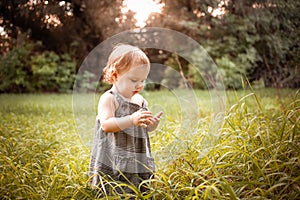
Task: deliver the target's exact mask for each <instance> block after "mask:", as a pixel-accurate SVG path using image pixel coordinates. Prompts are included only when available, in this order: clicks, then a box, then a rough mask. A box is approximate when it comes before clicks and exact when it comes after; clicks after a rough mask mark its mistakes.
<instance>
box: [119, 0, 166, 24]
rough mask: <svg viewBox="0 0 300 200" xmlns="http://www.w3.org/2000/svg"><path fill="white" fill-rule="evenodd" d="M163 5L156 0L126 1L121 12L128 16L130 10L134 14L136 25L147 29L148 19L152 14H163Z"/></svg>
mask: <svg viewBox="0 0 300 200" xmlns="http://www.w3.org/2000/svg"><path fill="white" fill-rule="evenodd" d="M163 7H164V4H163V3H158V2H157V1H155V0H124V1H123V8H122V9H121V12H122V13H123V14H126V13H127V12H128V11H129V10H130V11H132V12H133V13H134V19H135V20H136V23H135V25H136V26H137V27H140V28H142V27H145V26H146V24H147V20H148V17H149V15H150V14H151V13H161V11H162V8H163Z"/></svg>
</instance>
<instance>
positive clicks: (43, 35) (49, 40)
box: [0, 0, 300, 92]
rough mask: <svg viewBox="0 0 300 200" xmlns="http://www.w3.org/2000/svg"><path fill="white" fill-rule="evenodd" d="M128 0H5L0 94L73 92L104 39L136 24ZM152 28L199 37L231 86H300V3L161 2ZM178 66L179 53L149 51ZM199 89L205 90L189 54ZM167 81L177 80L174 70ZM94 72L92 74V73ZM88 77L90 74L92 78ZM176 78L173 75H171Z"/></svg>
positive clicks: (190, 75) (0, 23)
mask: <svg viewBox="0 0 300 200" xmlns="http://www.w3.org/2000/svg"><path fill="white" fill-rule="evenodd" d="M122 3H123V1H122V0H103V1H99V0H85V1H81V0H66V1H52V0H49V1H44V0H2V1H1V2H0V27H2V28H3V31H2V32H1V35H0V37H1V43H0V50H1V60H0V61H1V62H0V92H36V91H39V92H45V91H49V92H67V91H69V90H71V89H72V84H73V82H74V78H75V74H76V70H77V69H78V68H79V66H80V64H81V63H82V61H83V59H84V58H85V57H86V56H87V54H88V53H89V52H90V51H91V50H92V49H93V48H94V47H95V46H97V45H98V44H99V43H101V42H102V41H104V40H105V39H107V38H109V37H111V36H113V35H115V34H117V33H120V32H122V31H125V30H130V29H133V28H136V27H135V19H134V13H133V12H130V11H129V12H127V13H125V14H124V13H122V12H121V9H122V5H123V4H122ZM159 3H164V7H163V8H162V12H161V13H152V14H151V15H150V16H149V18H148V21H147V25H146V27H147V26H148V27H164V28H169V29H172V30H176V31H179V32H181V33H184V34H186V35H188V36H190V37H191V38H193V39H194V40H196V41H198V42H199V43H200V44H201V45H202V46H203V47H204V48H205V49H206V50H207V51H208V53H209V55H210V56H211V57H212V58H213V60H214V61H215V63H216V64H217V65H218V68H219V69H220V70H221V72H222V75H223V77H224V83H225V86H226V87H227V88H234V89H239V88H241V87H242V81H241V77H244V78H245V77H246V78H247V79H249V81H250V82H251V83H252V84H253V85H255V86H257V87H277V88H282V87H290V88H296V87H299V86H300V73H299V71H300V70H299V68H300V66H299V63H300V62H299V58H300V46H299V44H300V29H299V27H300V15H299V13H300V1H298V0H184V1H179V0H176V1H174V0H161V1H160V2H159ZM147 53H148V55H149V56H150V58H151V60H152V59H153V60H155V61H156V62H160V63H167V64H168V65H170V66H173V67H174V68H178V60H177V59H176V57H175V56H174V55H169V54H167V53H166V54H165V56H162V55H159V54H158V53H157V52H156V51H149V52H147ZM179 60H180V61H181V63H182V67H183V71H184V73H185V75H186V77H187V79H188V80H189V81H190V82H191V83H192V85H193V86H194V88H200V89H201V88H202V89H203V88H205V85H203V84H202V82H201V80H200V79H199V77H197V76H196V75H195V72H193V70H192V68H191V67H190V66H189V64H188V63H186V62H185V61H184V60H183V59H179ZM164 73H165V74H164V76H163V80H162V81H163V82H164V83H168V82H169V83H170V84H172V81H171V80H169V79H171V78H172V76H169V75H168V73H170V72H169V71H168V70H166V71H165V72H164ZM89 76H92V75H89V74H86V77H89ZM86 77H85V78H86ZM168 77H169V78H168Z"/></svg>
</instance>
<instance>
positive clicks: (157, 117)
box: [148, 111, 163, 128]
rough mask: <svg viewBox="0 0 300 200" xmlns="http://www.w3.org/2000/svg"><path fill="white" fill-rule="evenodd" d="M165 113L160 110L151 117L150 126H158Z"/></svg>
mask: <svg viewBox="0 0 300 200" xmlns="http://www.w3.org/2000/svg"><path fill="white" fill-rule="evenodd" d="M162 115H163V112H162V111H160V112H159V113H157V114H156V115H155V116H154V117H151V118H150V123H149V124H148V125H149V126H152V127H153V128H156V127H157V126H158V124H159V122H160V117H161V116H162Z"/></svg>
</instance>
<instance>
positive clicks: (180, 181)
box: [0, 89, 300, 199]
mask: <svg viewBox="0 0 300 200" xmlns="http://www.w3.org/2000/svg"><path fill="white" fill-rule="evenodd" d="M177 94H180V92H179V93H177ZM195 94H196V97H197V106H198V108H199V109H200V113H199V115H198V116H191V117H190V118H189V121H188V122H186V120H185V119H183V118H182V115H181V113H182V112H183V111H182V108H183V109H185V107H182V105H180V103H178V99H177V97H176V95H174V93H172V92H170V91H159V92H145V94H144V95H145V96H146V97H147V99H148V101H149V105H150V108H151V109H152V110H153V112H157V111H159V110H163V111H164V112H165V114H164V117H163V119H162V122H161V125H160V126H159V129H158V130H157V131H155V132H153V133H150V137H151V142H152V150H153V153H154V155H155V159H156V164H157V172H156V178H155V179H153V180H151V181H148V182H147V183H148V185H149V192H148V193H147V194H146V193H145V194H141V193H139V192H138V190H135V189H134V188H133V190H135V191H136V193H137V194H136V196H137V198H138V199H148V198H150V197H154V199H300V154H299V153H300V130H299V128H300V125H299V124H300V123H299V121H300V94H298V92H297V91H296V90H287V89H285V90H275V89H264V90H257V91H248V90H244V91H238V92H235V91H229V92H227V104H226V110H225V113H223V114H224V121H223V123H222V124H221V126H220V127H219V129H218V130H217V134H212V132H211V131H210V130H211V129H210V128H211V127H210V124H211V121H212V105H211V99H210V95H209V93H208V92H207V91H195ZM98 96H99V95H96V97H94V96H89V95H87V96H86V97H84V98H83V99H86V98H95V99H97V98H98ZM84 105H85V102H84V101H83V102H82V105H81V106H83V107H82V108H80V109H82V110H85V109H84ZM88 106H89V107H90V105H87V107H88ZM93 106H94V107H96V105H93ZM193 106H195V105H192V104H191V107H193ZM87 110H88V108H87ZM89 113H91V115H90V116H87V114H86V112H82V113H81V114H80V113H78V112H77V113H75V114H74V112H73V106H72V94H40V95H37V94H26V95H15V94H2V95H0V116H1V118H0V120H1V121H0V140H1V143H0V152H1V153H0V171H1V174H0V197H1V199H95V198H104V199H118V198H120V197H118V196H111V197H107V198H106V197H105V194H102V193H101V192H97V191H95V190H92V189H91V188H90V187H89V185H88V177H87V169H88V165H89V154H90V147H89V145H90V140H91V139H92V138H91V137H92V136H91V135H92V133H87V134H86V135H85V134H84V133H83V132H82V130H84V129H81V128H82V127H81V124H78V123H77V124H76V123H75V121H76V120H75V118H77V119H78V118H79V119H80V120H81V121H91V122H89V123H92V124H93V123H94V117H95V116H94V114H95V110H92V111H89ZM80 120H79V121H80ZM184 120H185V121H184ZM77 122H78V121H77ZM78 130H80V132H78ZM103 184H109V185H111V186H112V187H114V188H117V187H119V186H120V185H118V184H114V183H112V182H108V181H106V180H103ZM124 195H125V194H124ZM125 196H126V195H125Z"/></svg>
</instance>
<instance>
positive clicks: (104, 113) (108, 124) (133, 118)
mask: <svg viewBox="0 0 300 200" xmlns="http://www.w3.org/2000/svg"><path fill="white" fill-rule="evenodd" d="M116 104H117V103H116V101H115V99H114V96H113V95H111V94H109V93H106V94H104V95H102V97H101V98H100V102H99V106H98V113H99V114H98V115H99V118H100V123H101V127H102V129H103V130H104V131H105V132H118V131H120V130H124V129H126V128H128V127H130V126H133V125H136V126H141V127H144V128H146V127H147V125H146V122H147V119H149V118H150V117H151V116H152V113H151V112H150V111H142V110H139V111H137V112H135V113H133V114H132V115H128V116H125V117H115V114H114V113H115V110H116V108H117V105H116Z"/></svg>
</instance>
